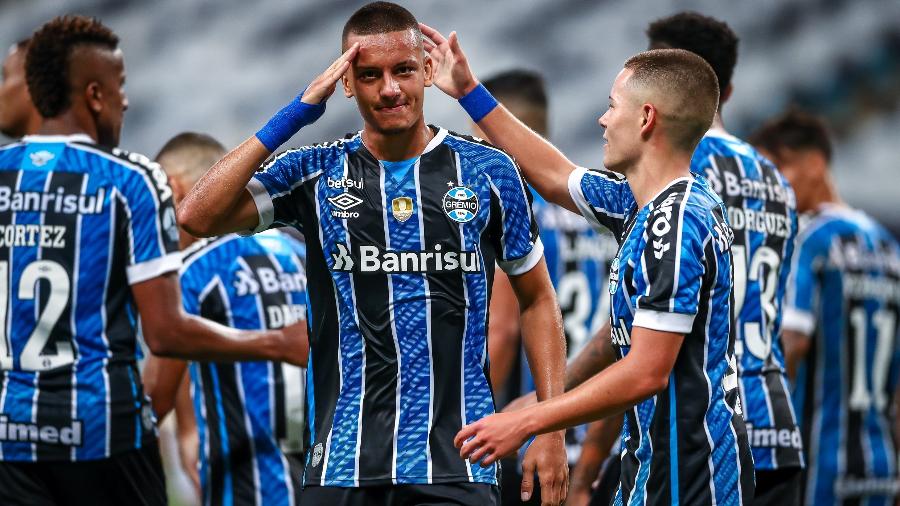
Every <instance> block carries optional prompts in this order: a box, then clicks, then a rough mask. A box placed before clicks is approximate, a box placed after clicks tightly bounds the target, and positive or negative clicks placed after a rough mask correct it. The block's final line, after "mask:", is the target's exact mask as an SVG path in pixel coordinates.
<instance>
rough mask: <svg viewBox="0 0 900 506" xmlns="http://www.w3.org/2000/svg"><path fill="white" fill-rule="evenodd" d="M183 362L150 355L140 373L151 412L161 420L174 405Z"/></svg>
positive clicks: (182, 371) (181, 375)
mask: <svg viewBox="0 0 900 506" xmlns="http://www.w3.org/2000/svg"><path fill="white" fill-rule="evenodd" d="M184 369H185V363H184V362H183V361H181V360H173V359H168V358H162V357H158V356H155V355H151V356H149V357H148V358H147V361H146V363H145V365H144V370H143V373H142V375H141V379H142V384H143V385H144V393H145V394H147V395H148V396H149V397H150V401H151V403H152V406H153V412H154V413H156V416H157V418H158V419H159V420H160V421H162V420H163V419H164V418H165V417H166V415H167V414H169V411H171V410H172V407H173V406H174V405H175V402H176V396H177V393H178V388H179V385H180V384H181V379H182V377H183V376H184Z"/></svg>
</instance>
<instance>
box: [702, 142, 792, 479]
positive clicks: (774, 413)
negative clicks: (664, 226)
mask: <svg viewBox="0 0 900 506" xmlns="http://www.w3.org/2000/svg"><path fill="white" fill-rule="evenodd" d="M691 171H692V172H694V173H698V174H703V175H704V176H706V178H707V180H708V181H709V183H710V187H711V188H712V189H713V191H715V192H716V193H717V194H718V195H719V196H720V197H721V198H722V201H723V202H724V203H725V207H726V211H727V213H728V223H729V224H730V225H731V228H732V230H734V233H735V234H734V235H735V236H734V243H733V244H732V246H731V253H732V256H733V261H734V290H733V293H734V306H735V307H734V314H735V315H736V318H737V321H736V322H735V323H736V325H735V328H734V334H735V355H736V356H737V360H738V364H739V365H740V367H739V368H738V369H739V375H738V377H739V379H740V383H739V386H740V393H741V399H742V401H743V402H742V406H743V409H744V419H745V420H746V422H747V434H748V437H749V440H750V446H751V448H752V449H753V463H754V466H755V468H756V469H765V470H770V469H784V468H788V467H800V466H802V465H803V451H802V444H801V441H802V438H801V436H800V428H799V426H798V425H797V418H796V416H794V411H793V406H792V404H791V400H790V391H789V389H788V383H787V376H786V374H785V369H784V354H783V352H782V348H781V315H782V311H781V308H782V301H783V299H784V290H785V285H786V283H787V276H788V272H789V270H790V261H789V259H790V258H791V254H792V252H793V249H794V239H795V236H796V234H797V210H796V203H795V199H794V194H793V191H792V190H791V187H790V185H788V183H787V181H786V180H785V179H784V177H783V176H782V175H781V173H779V172H778V170H777V169H776V168H775V166H774V165H772V164H771V163H770V162H769V161H768V160H766V159H765V158H764V157H762V156H761V155H760V154H759V153H757V152H756V150H755V149H753V147H752V146H750V145H749V144H747V143H746V142H744V141H741V140H740V139H738V138H736V137H733V136H731V135H729V134H727V133H725V132H723V131H720V130H711V131H710V132H708V133H707V134H706V135H705V136H704V137H703V138H702V139H701V140H700V143H699V144H698V146H697V149H696V150H695V151H694V156H693V158H692V160H691Z"/></svg>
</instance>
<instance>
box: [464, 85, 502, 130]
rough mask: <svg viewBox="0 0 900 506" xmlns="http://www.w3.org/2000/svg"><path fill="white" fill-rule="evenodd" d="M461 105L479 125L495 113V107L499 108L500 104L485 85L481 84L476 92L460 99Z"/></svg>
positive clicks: (473, 91)
mask: <svg viewBox="0 0 900 506" xmlns="http://www.w3.org/2000/svg"><path fill="white" fill-rule="evenodd" d="M459 105H461V106H462V107H463V109H465V110H466V112H467V113H469V117H471V118H472V121H474V122H475V123H478V122H479V121H481V119H482V118H484V117H485V116H487V115H488V113H489V112H491V111H493V110H494V107H497V105H498V102H497V99H496V98H494V96H493V95H491V92H489V91H488V90H487V88H485V87H484V85H483V84H479V85H478V86H476V87H475V89H474V90H472V91H470V92H469V93H466V95H465V96H464V97H462V98H460V99H459Z"/></svg>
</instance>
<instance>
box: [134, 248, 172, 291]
mask: <svg viewBox="0 0 900 506" xmlns="http://www.w3.org/2000/svg"><path fill="white" fill-rule="evenodd" d="M180 267H181V252H180V251H176V252H175V253H169V254H167V255H164V256H161V257H156V258H154V259H153V260H147V261H146V262H141V263H139V264H134V265H129V266H128V268H127V269H126V274H127V276H128V284H129V285H134V284H137V283H140V282H142V281H147V280H148V279H153V278H155V277H158V276H162V275H163V274H165V273H167V272H172V271H177V270H178V269H179V268H180Z"/></svg>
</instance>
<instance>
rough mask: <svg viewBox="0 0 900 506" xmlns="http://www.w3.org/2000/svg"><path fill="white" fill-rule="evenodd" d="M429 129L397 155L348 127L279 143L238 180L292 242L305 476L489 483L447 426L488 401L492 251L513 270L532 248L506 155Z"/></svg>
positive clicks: (367, 481)
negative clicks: (300, 315) (305, 288)
mask: <svg viewBox="0 0 900 506" xmlns="http://www.w3.org/2000/svg"><path fill="white" fill-rule="evenodd" d="M432 130H433V132H434V134H435V136H434V138H433V139H432V140H431V142H429V144H428V146H427V147H426V148H425V150H424V152H423V153H422V154H421V155H420V156H419V157H416V158H413V159H410V160H404V161H398V162H385V161H380V160H378V159H376V158H375V157H374V156H373V155H372V154H371V153H370V152H369V151H368V149H367V148H366V147H365V145H364V144H363V142H362V139H361V135H360V134H356V135H353V136H350V137H348V138H346V139H344V140H340V141H336V142H333V143H329V144H321V145H317V146H309V147H304V148H301V149H296V150H290V151H287V152H285V153H283V154H281V155H279V156H277V157H276V158H275V159H274V161H272V162H271V163H270V164H269V165H268V166H266V167H265V169H264V170H263V171H262V172H259V173H257V174H256V175H255V176H254V178H253V179H251V181H250V183H249V184H248V189H249V190H250V192H251V194H252V195H253V198H254V201H255V202H256V206H257V210H258V211H259V214H260V226H259V228H258V230H262V229H266V228H268V227H270V226H273V224H274V225H288V226H294V227H297V228H299V229H301V230H302V231H303V232H304V234H305V236H306V240H307V252H308V256H307V275H308V276H309V304H310V305H309V314H310V326H311V329H312V330H311V334H310V347H311V352H310V354H311V358H310V365H309V373H308V376H309V378H310V380H309V382H308V383H307V388H308V402H309V411H310V416H309V429H310V432H311V439H310V444H311V451H310V452H309V456H308V460H307V464H306V470H305V475H304V483H305V484H306V485H307V486H309V485H323V486H325V485H327V486H342V487H356V486H364V485H384V484H403V483H419V484H420V483H452V482H481V483H490V484H496V483H497V473H498V469H497V466H496V465H491V466H488V467H487V468H482V467H481V466H479V465H477V464H473V463H470V462H467V461H464V460H461V459H460V458H459V452H458V451H457V450H456V448H455V447H454V446H453V437H454V436H455V435H456V433H457V431H458V430H459V428H460V427H462V426H463V425H464V424H467V423H471V422H473V421H475V420H478V419H480V418H483V417H484V416H487V415H489V414H491V413H492V412H493V411H494V405H493V400H492V394H491V389H490V384H489V381H488V374H487V370H488V357H487V346H486V331H487V308H488V297H489V292H490V286H491V283H492V279H493V268H494V263H495V261H496V262H497V263H499V265H500V266H501V267H502V268H503V269H504V270H505V271H506V272H507V273H509V274H511V275H518V274H522V273H525V272H527V271H529V270H530V269H531V268H532V267H534V266H535V265H536V264H537V263H538V262H539V261H540V259H541V258H542V249H543V248H542V245H541V241H540V238H539V236H538V230H537V225H536V224H535V221H534V218H533V215H532V211H531V204H530V194H529V192H528V190H527V189H526V187H525V184H524V182H523V180H522V178H521V176H520V174H519V172H518V169H517V167H516V165H515V163H514V162H513V161H512V159H511V158H510V157H509V156H507V155H506V154H505V153H503V152H502V151H500V150H499V149H496V148H494V147H491V146H489V145H487V144H484V143H481V142H478V141H475V140H473V139H472V138H470V137H464V136H460V135H456V134H453V133H449V132H447V131H446V130H444V129H437V128H435V127H432Z"/></svg>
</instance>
